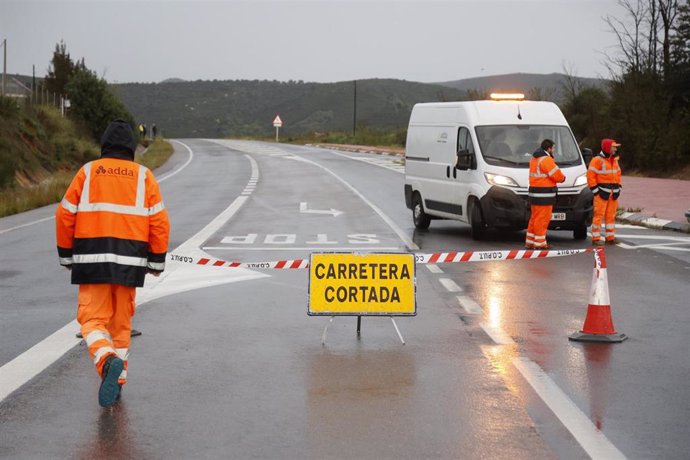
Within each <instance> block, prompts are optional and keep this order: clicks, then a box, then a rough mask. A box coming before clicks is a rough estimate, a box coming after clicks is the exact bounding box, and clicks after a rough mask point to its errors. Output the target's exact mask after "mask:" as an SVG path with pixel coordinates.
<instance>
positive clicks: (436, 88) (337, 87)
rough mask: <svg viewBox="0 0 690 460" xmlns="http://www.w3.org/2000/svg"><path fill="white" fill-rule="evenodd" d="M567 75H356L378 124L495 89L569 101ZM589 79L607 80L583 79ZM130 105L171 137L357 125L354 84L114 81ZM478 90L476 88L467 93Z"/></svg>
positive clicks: (367, 115) (367, 120) (360, 101)
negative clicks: (442, 78) (437, 78)
mask: <svg viewBox="0 0 690 460" xmlns="http://www.w3.org/2000/svg"><path fill="white" fill-rule="evenodd" d="M564 78H565V76H564V75H562V74H550V75H537V74H519V73H518V74H511V75H497V76H491V77H480V78H470V79H465V80H458V81H452V82H444V83H439V84H430V83H417V82H410V81H405V80H393V79H371V80H359V81H357V125H358V126H366V127H369V128H374V129H400V128H405V127H406V126H407V122H408V119H409V116H410V112H411V110H412V106H414V104H416V103H417V102H438V101H458V100H467V99H468V98H470V97H476V96H477V94H481V93H485V92H490V91H495V90H512V91H521V92H525V93H527V94H528V96H531V97H532V98H534V99H543V100H552V101H554V102H557V103H558V102H560V101H561V100H562V96H561V88H562V82H563V80H564ZM578 81H580V82H581V83H582V84H584V85H596V86H600V85H605V80H598V79H579V80H578ZM113 87H114V89H115V92H116V94H118V95H119V96H120V97H121V99H122V101H123V102H124V104H125V105H126V106H127V108H128V109H129V111H130V112H131V113H132V114H133V115H134V117H135V118H136V119H137V120H138V121H139V122H142V123H146V124H147V125H150V124H152V123H156V125H157V127H158V128H159V130H160V131H161V132H162V133H163V134H164V135H165V136H168V137H224V136H245V135H246V136H252V135H270V134H271V133H272V132H274V128H273V126H272V124H271V122H272V120H273V118H274V117H275V116H276V115H280V117H281V118H282V120H283V123H284V124H283V127H282V128H281V133H283V135H286V136H289V135H291V134H299V133H304V132H314V131H317V132H324V131H349V130H351V129H352V124H353V99H354V97H353V96H354V83H353V82H352V81H346V82H337V83H309V82H302V81H289V82H279V81H275V80H273V81H268V80H261V81H260V80H225V81H218V80H214V81H201V80H197V81H184V80H180V79H168V80H165V81H163V82H161V83H125V84H116V85H113ZM470 90H473V91H471V92H470V93H469V95H468V91H470Z"/></svg>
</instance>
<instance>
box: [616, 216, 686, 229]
mask: <svg viewBox="0 0 690 460" xmlns="http://www.w3.org/2000/svg"><path fill="white" fill-rule="evenodd" d="M686 216H687V214H686ZM616 221H617V222H623V223H627V224H635V225H640V226H642V227H647V228H653V229H656V230H672V231H675V232H682V233H690V224H685V223H682V222H674V221H672V220H667V219H658V218H656V217H654V216H651V215H649V214H642V213H639V212H624V213H621V214H619V215H618V216H616Z"/></svg>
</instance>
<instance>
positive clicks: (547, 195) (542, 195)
mask: <svg viewBox="0 0 690 460" xmlns="http://www.w3.org/2000/svg"><path fill="white" fill-rule="evenodd" d="M527 195H528V196H531V197H534V198H552V197H555V196H556V194H555V193H543V192H542V193H540V192H529V193H528V194H527Z"/></svg>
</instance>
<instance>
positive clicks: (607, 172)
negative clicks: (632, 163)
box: [589, 164, 621, 174]
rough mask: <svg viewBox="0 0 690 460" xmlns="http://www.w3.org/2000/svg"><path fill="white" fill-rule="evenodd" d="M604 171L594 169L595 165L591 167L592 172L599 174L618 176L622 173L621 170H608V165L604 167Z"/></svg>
mask: <svg viewBox="0 0 690 460" xmlns="http://www.w3.org/2000/svg"><path fill="white" fill-rule="evenodd" d="M603 166H604V169H597V168H595V167H594V165H590V166H589V170H590V171H594V172H595V173H597V174H618V173H619V172H621V170H620V169H606V164H604V165H603Z"/></svg>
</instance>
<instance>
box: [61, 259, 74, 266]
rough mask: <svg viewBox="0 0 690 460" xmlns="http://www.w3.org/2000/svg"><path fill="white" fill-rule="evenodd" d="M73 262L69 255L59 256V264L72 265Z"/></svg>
mask: <svg viewBox="0 0 690 460" xmlns="http://www.w3.org/2000/svg"><path fill="white" fill-rule="evenodd" d="M73 263H74V262H73V261H72V258H71V257H60V265H72V264H73Z"/></svg>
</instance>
